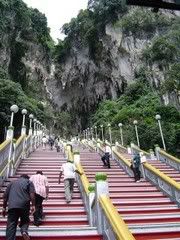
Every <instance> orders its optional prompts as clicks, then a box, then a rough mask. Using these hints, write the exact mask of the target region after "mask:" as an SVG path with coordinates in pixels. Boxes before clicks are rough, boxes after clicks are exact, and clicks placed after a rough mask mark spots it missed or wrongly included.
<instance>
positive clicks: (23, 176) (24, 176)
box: [20, 174, 29, 179]
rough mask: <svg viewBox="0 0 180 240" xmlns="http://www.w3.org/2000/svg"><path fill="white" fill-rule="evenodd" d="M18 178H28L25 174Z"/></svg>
mask: <svg viewBox="0 0 180 240" xmlns="http://www.w3.org/2000/svg"><path fill="white" fill-rule="evenodd" d="M20 177H21V178H25V179H29V176H28V175H27V174H22V175H21V176H20Z"/></svg>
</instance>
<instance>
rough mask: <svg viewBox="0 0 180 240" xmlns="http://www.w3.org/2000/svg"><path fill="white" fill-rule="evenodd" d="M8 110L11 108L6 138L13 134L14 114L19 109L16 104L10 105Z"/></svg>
mask: <svg viewBox="0 0 180 240" xmlns="http://www.w3.org/2000/svg"><path fill="white" fill-rule="evenodd" d="M10 110H11V120H10V125H9V127H8V131H7V135H6V140H8V139H12V138H13V136H14V127H13V120H14V114H15V113H17V112H18V111H19V107H18V106H17V105H12V106H11V107H10Z"/></svg>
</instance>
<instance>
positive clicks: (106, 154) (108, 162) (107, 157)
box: [101, 153, 111, 168]
mask: <svg viewBox="0 0 180 240" xmlns="http://www.w3.org/2000/svg"><path fill="white" fill-rule="evenodd" d="M109 158H110V155H109V153H105V154H104V156H102V158H101V160H102V161H103V164H104V166H108V168H111V166H110V160H109Z"/></svg>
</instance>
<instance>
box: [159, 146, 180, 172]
mask: <svg viewBox="0 0 180 240" xmlns="http://www.w3.org/2000/svg"><path fill="white" fill-rule="evenodd" d="M155 151H156V156H157V159H158V160H159V161H161V162H164V163H166V164H167V165H169V166H171V167H173V168H174V169H176V170H178V171H180V159H178V158H176V157H174V156H172V155H170V154H168V153H167V152H166V151H164V150H163V149H161V148H160V147H159V146H156V148H155Z"/></svg>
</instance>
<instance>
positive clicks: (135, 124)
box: [133, 120, 140, 147]
mask: <svg viewBox="0 0 180 240" xmlns="http://www.w3.org/2000/svg"><path fill="white" fill-rule="evenodd" d="M133 124H134V127H135V132H136V139H137V145H138V147H140V143H139V135H138V129H137V124H138V121H137V120H134V122H133Z"/></svg>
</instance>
